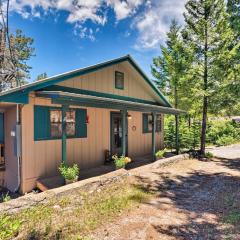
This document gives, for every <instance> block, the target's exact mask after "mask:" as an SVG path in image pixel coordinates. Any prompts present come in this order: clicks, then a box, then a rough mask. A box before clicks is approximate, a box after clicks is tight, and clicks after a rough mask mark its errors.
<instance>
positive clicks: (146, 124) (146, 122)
mask: <svg viewBox="0 0 240 240" xmlns="http://www.w3.org/2000/svg"><path fill="white" fill-rule="evenodd" d="M142 117H143V123H142V126H143V133H148V114H147V113H143V115H142Z"/></svg>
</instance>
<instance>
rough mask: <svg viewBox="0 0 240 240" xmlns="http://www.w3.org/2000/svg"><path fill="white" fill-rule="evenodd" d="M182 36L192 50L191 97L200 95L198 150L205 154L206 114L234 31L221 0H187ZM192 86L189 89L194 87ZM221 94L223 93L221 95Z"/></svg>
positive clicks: (226, 65) (224, 75)
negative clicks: (200, 118) (194, 94)
mask: <svg viewBox="0 0 240 240" xmlns="http://www.w3.org/2000/svg"><path fill="white" fill-rule="evenodd" d="M184 18H185V22H186V26H185V29H184V31H183V37H184V39H185V42H186V44H188V45H189V46H190V47H191V48H192V49H193V51H194V61H193V63H192V72H194V78H192V79H191V82H192V83H194V90H195V93H196V96H195V98H196V99H201V101H202V106H201V115H202V127H201V149H200V152H201V154H203V155H204V154H205V142H206V129H207V117H208V113H209V112H210V111H214V110H215V107H216V104H217V102H215V101H214V100H216V101H217V100H219V98H218V96H219V91H220V90H221V88H222V85H226V84H227V83H226V81H228V75H229V74H230V72H231V66H230V65H231V64H230V63H231V60H232V54H233V53H234V52H235V49H234V48H235V46H233V45H232V43H233V40H234V34H233V31H232V29H231V27H230V23H229V21H228V15H227V12H226V4H225V2H224V0H189V1H188V2H187V3H186V13H184ZM194 90H193V91H194ZM221 97H223V96H221Z"/></svg>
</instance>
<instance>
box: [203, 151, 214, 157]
mask: <svg viewBox="0 0 240 240" xmlns="http://www.w3.org/2000/svg"><path fill="white" fill-rule="evenodd" d="M205 157H206V158H213V154H212V153H211V152H206V153H205Z"/></svg>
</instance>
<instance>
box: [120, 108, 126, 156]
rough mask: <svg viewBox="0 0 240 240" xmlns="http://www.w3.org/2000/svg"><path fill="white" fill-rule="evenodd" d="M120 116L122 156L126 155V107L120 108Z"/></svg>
mask: <svg viewBox="0 0 240 240" xmlns="http://www.w3.org/2000/svg"><path fill="white" fill-rule="evenodd" d="M121 118H122V156H126V149H127V146H126V143H127V141H126V139H127V136H126V135H127V111H126V109H124V110H121Z"/></svg>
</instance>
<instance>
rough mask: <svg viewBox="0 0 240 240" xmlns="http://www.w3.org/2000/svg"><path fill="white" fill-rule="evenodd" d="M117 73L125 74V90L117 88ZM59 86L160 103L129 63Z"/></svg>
mask: <svg viewBox="0 0 240 240" xmlns="http://www.w3.org/2000/svg"><path fill="white" fill-rule="evenodd" d="M115 71H120V72H123V73H124V90H119V89H116V88H115ZM58 85H60V86H65V87H71V88H78V89H85V90H91V91H96V92H102V93H108V94H115V95H120V96H127V97H132V98H138V99H143V100H150V101H159V97H158V96H157V95H156V94H155V93H154V91H153V90H152V89H151V87H150V86H149V84H148V83H147V82H146V81H145V80H144V79H143V78H142V76H141V75H140V74H139V73H138V72H137V71H136V70H135V69H134V68H133V67H132V66H131V65H130V64H129V63H128V62H123V63H120V64H116V65H113V66H110V67H106V68H104V69H102V70H98V71H96V72H93V73H89V74H86V75H83V76H78V77H75V78H72V79H70V80H66V81H64V82H61V83H59V84H58Z"/></svg>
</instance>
